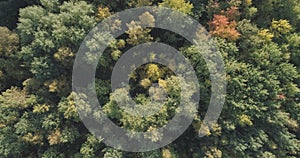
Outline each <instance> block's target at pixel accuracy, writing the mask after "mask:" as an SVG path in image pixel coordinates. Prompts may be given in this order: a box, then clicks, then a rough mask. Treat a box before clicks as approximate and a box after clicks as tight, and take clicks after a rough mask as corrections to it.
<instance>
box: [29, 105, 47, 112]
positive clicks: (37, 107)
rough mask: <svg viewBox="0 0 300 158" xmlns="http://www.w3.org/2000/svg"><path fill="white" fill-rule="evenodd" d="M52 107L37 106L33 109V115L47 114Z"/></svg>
mask: <svg viewBox="0 0 300 158" xmlns="http://www.w3.org/2000/svg"><path fill="white" fill-rule="evenodd" d="M49 109H50V106H49V105H45V104H44V105H36V106H34V107H33V111H32V112H33V113H45V112H47V111H49Z"/></svg>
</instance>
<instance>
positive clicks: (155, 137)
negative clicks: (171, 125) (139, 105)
mask: <svg viewBox="0 0 300 158" xmlns="http://www.w3.org/2000/svg"><path fill="white" fill-rule="evenodd" d="M147 132H149V133H146V134H144V135H145V138H148V139H150V140H151V141H153V142H157V141H159V140H160V139H161V138H162V134H161V133H160V132H159V131H158V130H157V128H155V127H152V126H150V127H149V128H148V130H147Z"/></svg>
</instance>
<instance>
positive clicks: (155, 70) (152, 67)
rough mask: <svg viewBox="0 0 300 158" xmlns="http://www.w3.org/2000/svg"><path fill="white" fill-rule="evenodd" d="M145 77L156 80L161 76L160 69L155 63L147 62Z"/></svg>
mask: <svg viewBox="0 0 300 158" xmlns="http://www.w3.org/2000/svg"><path fill="white" fill-rule="evenodd" d="M146 73H147V78H149V79H150V80H152V81H156V80H158V79H159V78H160V77H161V74H162V73H161V71H160V69H159V67H158V65H156V64H149V65H148V68H147V72H146Z"/></svg>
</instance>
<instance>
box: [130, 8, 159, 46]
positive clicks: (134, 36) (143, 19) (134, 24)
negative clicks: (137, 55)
mask: <svg viewBox="0 0 300 158" xmlns="http://www.w3.org/2000/svg"><path fill="white" fill-rule="evenodd" d="M145 24H147V26H154V24H155V19H154V17H153V15H151V14H150V13H149V12H145V13H143V14H142V15H140V16H139V21H131V22H130V23H127V24H126V26H127V27H128V30H127V31H126V33H127V34H128V35H129V37H128V38H127V39H126V41H127V43H129V44H132V45H138V44H140V43H145V42H149V41H151V40H153V37H152V36H151V35H150V34H149V33H150V31H151V29H148V28H143V27H142V25H145Z"/></svg>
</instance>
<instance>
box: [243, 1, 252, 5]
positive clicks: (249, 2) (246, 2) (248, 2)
mask: <svg viewBox="0 0 300 158" xmlns="http://www.w3.org/2000/svg"><path fill="white" fill-rule="evenodd" d="M244 3H245V4H246V6H251V5H252V0H244Z"/></svg>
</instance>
